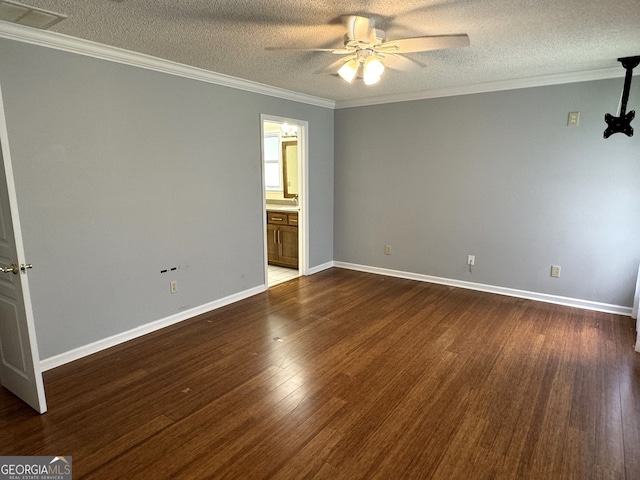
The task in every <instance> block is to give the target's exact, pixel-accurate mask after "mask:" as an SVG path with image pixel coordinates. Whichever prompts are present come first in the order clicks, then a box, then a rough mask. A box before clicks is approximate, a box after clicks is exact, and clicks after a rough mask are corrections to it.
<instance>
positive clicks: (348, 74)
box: [338, 58, 360, 83]
mask: <svg viewBox="0 0 640 480" xmlns="http://www.w3.org/2000/svg"><path fill="white" fill-rule="evenodd" d="M359 67H360V64H359V63H358V61H357V60H356V59H355V58H352V59H351V60H349V61H348V62H346V63H345V64H344V65H342V67H340V70H338V75H340V76H341V77H342V78H343V80H344V81H346V82H348V83H351V82H353V79H354V78H356V74H357V73H358V68H359Z"/></svg>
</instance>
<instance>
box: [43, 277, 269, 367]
mask: <svg viewBox="0 0 640 480" xmlns="http://www.w3.org/2000/svg"><path fill="white" fill-rule="evenodd" d="M265 290H266V286H265V285H259V286H257V287H254V288H250V289H249V290H244V291H242V292H239V293H235V294H233V295H229V296H228V297H224V298H221V299H220V300H215V301H213V302H209V303H206V304H204V305H200V306H199V307H195V308H190V309H189V310H185V311H183V312H180V313H176V314H175V315H171V316H169V317H166V318H162V319H160V320H156V321H153V322H150V323H147V324H145V325H140V326H139V327H136V328H134V329H131V330H128V331H126V332H122V333H118V334H117V335H113V336H111V337H108V338H104V339H102V340H98V341H97V342H93V343H90V344H88V345H84V346H82V347H78V348H75V349H73V350H70V351H68V352H64V353H61V354H59V355H54V356H53V357H49V358H46V359H44V360H41V361H40V368H41V369H42V371H43V372H44V371H46V370H51V369H52V368H55V367H59V366H60V365H64V364H65V363H69V362H73V361H74V360H78V359H80V358H82V357H86V356H87V355H91V354H94V353H97V352H99V351H101V350H106V349H107V348H110V347H114V346H116V345H119V344H121V343H124V342H128V341H129V340H133V339H135V338H138V337H141V336H142V335H146V334H147V333H151V332H155V331H156V330H160V329H161V328H164V327H168V326H169V325H174V324H176V323H179V322H182V321H184V320H188V319H190V318H193V317H196V316H198V315H202V314H203V313H207V312H210V311H212V310H216V309H218V308H220V307H224V306H226V305H229V304H231V303H235V302H238V301H240V300H244V299H245V298H249V297H252V296H254V295H257V294H258V293H262V292H264V291H265Z"/></svg>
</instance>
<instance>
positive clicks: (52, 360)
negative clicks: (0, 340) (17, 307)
mask: <svg viewBox="0 0 640 480" xmlns="http://www.w3.org/2000/svg"><path fill="white" fill-rule="evenodd" d="M331 267H338V268H345V269H348V270H357V271H360V272H366V273H374V274H376V275H386V276H389V277H397V278H405V279H407V280H417V281H420V282H428V283H437V284H440V285H448V286H450V287H458V288H466V289H468V290H477V291H481V292H487V293H496V294H499V295H506V296H509V297H517V298H524V299H528V300H537V301H539V302H546V303H554V304H557V305H566V306H569V307H576V308H583V309H585V310H595V311H598V312H605V313H614V314H617V315H626V316H631V308H630V307H624V306H622V305H611V304H608V303H600V302H592V301H590V300H581V299H577V298H570V297H561V296H558V295H549V294H546V293H537V292H529V291H526V290H516V289H513V288H506V287H497V286H494V285H485V284H481V283H474V282H467V281H464V280H453V279H450V278H443V277H434V276H431V275H423V274H420V273H412V272H404V271H400V270H391V269H388V268H380V267H370V266H367V265H358V264H355V263H347V262H336V261H333V262H327V263H323V264H322V265H317V266H315V267H313V268H310V269H309V275H313V274H315V273H319V272H321V271H323V270H327V269H329V268H331ZM264 291H266V286H265V285H259V286H257V287H254V288H251V289H249V290H245V291H242V292H239V293H236V294H233V295H229V296H228V297H225V298H221V299H220V300H215V301H213V302H210V303H206V304H204V305H200V306H199V307H195V308H191V309H189V310H185V311H184V312H180V313H177V314H175V315H171V316H169V317H166V318H163V319H160V320H156V321H153V322H150V323H147V324H145V325H141V326H139V327H136V328H134V329H132V330H128V331H126V332H122V333H119V334H117V335H113V336H111V337H108V338H105V339H102V340H98V341H97V342H93V343H90V344H88V345H84V346H82V347H78V348H75V349H73V350H70V351H68V352H65V353H61V354H59V355H55V356H53V357H49V358H46V359H44V360H42V361H41V362H40V368H41V369H42V371H43V372H44V371H46V370H51V369H52V368H55V367H59V366H60V365H64V364H65V363H69V362H73V361H74V360H78V359H80V358H82V357H86V356H87V355H91V354H93V353H97V352H100V351H101V350H105V349H107V348H110V347H114V346H116V345H119V344H121V343H124V342H127V341H129V340H133V339H135V338H138V337H140V336H142V335H146V334H147V333H151V332H155V331H156V330H160V329H161V328H164V327H168V326H170V325H174V324H176V323H179V322H182V321H184V320H188V319H189V318H193V317H195V316H198V315H201V314H203V313H207V312H210V311H212V310H216V309H218V308H220V307H224V306H226V305H229V304H232V303H235V302H238V301H240V300H244V299H245V298H249V297H252V296H254V295H257V294H258V293H262V292H264ZM636 351H638V352H640V337H639V340H638V343H637V344H636Z"/></svg>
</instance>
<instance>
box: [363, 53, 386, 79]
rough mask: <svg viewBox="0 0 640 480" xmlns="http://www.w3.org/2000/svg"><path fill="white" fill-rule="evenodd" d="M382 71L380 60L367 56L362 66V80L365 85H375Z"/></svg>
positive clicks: (382, 66)
mask: <svg viewBox="0 0 640 480" xmlns="http://www.w3.org/2000/svg"><path fill="white" fill-rule="evenodd" d="M383 73H384V65H383V64H382V62H381V61H380V60H379V59H378V58H376V57H374V56H369V57H367V59H366V60H365V61H364V66H363V67H362V79H363V80H364V84H365V85H375V84H376V83H378V82H379V81H380V77H381V76H382V74H383Z"/></svg>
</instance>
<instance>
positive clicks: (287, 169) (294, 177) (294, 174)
mask: <svg viewBox="0 0 640 480" xmlns="http://www.w3.org/2000/svg"><path fill="white" fill-rule="evenodd" d="M282 179H283V184H284V185H283V186H284V198H293V197H296V196H298V141H297V140H294V141H283V142H282Z"/></svg>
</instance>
